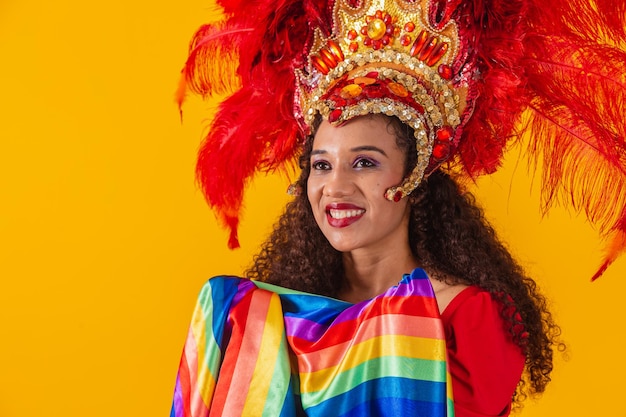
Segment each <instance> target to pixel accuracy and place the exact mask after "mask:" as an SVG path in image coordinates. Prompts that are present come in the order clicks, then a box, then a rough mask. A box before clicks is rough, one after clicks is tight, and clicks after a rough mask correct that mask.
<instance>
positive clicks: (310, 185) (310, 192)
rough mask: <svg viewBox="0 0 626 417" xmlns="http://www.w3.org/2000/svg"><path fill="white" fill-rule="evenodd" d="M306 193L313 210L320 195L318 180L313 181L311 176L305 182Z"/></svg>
mask: <svg viewBox="0 0 626 417" xmlns="http://www.w3.org/2000/svg"><path fill="white" fill-rule="evenodd" d="M306 195H307V198H308V199H309V204H310V205H311V207H312V208H313V211H315V207H316V206H317V203H318V202H319V199H320V196H321V187H320V184H319V181H315V180H314V179H311V177H309V179H308V180H307V183H306Z"/></svg>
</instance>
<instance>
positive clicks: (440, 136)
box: [177, 0, 626, 279]
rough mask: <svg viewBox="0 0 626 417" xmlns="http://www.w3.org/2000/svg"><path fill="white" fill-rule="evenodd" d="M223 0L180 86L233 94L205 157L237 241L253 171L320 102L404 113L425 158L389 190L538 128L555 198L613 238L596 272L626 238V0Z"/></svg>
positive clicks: (272, 162) (301, 131)
mask: <svg viewBox="0 0 626 417" xmlns="http://www.w3.org/2000/svg"><path fill="white" fill-rule="evenodd" d="M218 2H219V4H220V5H221V6H222V7H223V12H224V16H225V19H224V21H223V22H220V23H219V24H215V25H206V26H203V27H202V28H200V29H199V30H198V32H197V33H196V35H195V36H194V38H193V40H192V42H191V46H190V55H189V59H188V60H187V63H186V64H185V67H184V69H183V76H182V78H181V86H180V88H179V91H178V93H177V97H178V102H179V105H182V102H183V100H184V96H185V94H186V91H187V90H191V91H193V92H195V93H198V94H201V95H202V96H212V95H214V94H224V93H228V94H230V96H229V97H228V98H226V99H225V100H224V101H223V102H222V103H221V105H220V107H219V110H218V112H217V114H216V116H215V118H214V120H213V122H212V125H211V129H210V131H209V133H208V135H207V137H206V139H205V141H204V143H203V145H202V147H201V149H200V153H199V159H198V165H197V176H198V179H199V181H200V183H201V185H202V189H203V192H204V194H205V196H206V198H207V201H208V203H209V205H210V206H211V207H212V208H213V209H214V210H215V211H216V213H217V214H218V217H219V218H220V219H221V221H222V222H223V223H224V224H225V225H226V226H227V227H229V228H230V231H231V235H230V240H229V247H231V248H234V247H237V246H238V241H237V227H238V222H239V215H240V210H241V205H242V199H243V192H244V189H245V186H246V183H247V181H248V180H249V179H250V178H251V177H252V176H253V175H254V173H255V172H258V171H268V170H270V171H271V170H275V169H279V168H281V167H284V166H286V165H289V164H290V163H291V162H293V161H294V160H295V158H296V157H297V155H298V152H299V150H300V147H301V145H302V144H303V142H304V140H305V138H306V137H307V135H308V134H310V133H311V132H310V126H311V124H312V123H313V120H315V118H316V117H319V116H321V117H323V118H325V119H326V120H328V121H329V122H331V123H334V124H340V123H343V122H345V121H347V120H349V119H351V118H352V117H356V116H358V115H364V114H371V113H382V114H387V115H393V116H396V117H398V118H399V119H400V120H401V121H403V122H404V123H406V124H407V125H409V126H411V127H412V128H413V129H414V131H415V135H416V139H417V155H418V158H417V166H416V167H415V169H414V170H413V172H412V173H410V175H409V176H408V177H407V178H406V179H405V180H404V181H403V183H402V184H399V185H398V186H397V187H392V188H390V189H389V190H387V192H386V195H385V197H386V198H388V199H390V200H398V199H401V198H402V197H404V196H406V195H407V194H409V193H410V192H411V191H413V189H415V187H416V186H417V185H418V184H419V182H420V181H421V180H422V179H423V178H424V177H425V176H427V175H429V174H430V173H431V172H433V171H434V170H435V169H437V168H438V167H440V166H441V165H442V164H446V165H447V166H451V165H454V166H456V167H457V168H458V170H460V171H461V172H462V173H464V174H466V175H467V176H469V177H471V178H475V177H477V176H479V175H482V174H485V173H491V172H494V171H495V170H496V169H497V168H498V167H499V165H500V163H501V160H502V156H503V153H504V151H505V149H506V147H507V145H508V144H510V143H511V142H512V141H515V140H516V139H518V138H519V137H520V136H521V134H522V133H524V132H526V133H528V134H529V135H530V142H529V147H528V151H529V152H530V154H531V156H534V157H535V158H536V159H535V161H537V162H538V161H541V162H542V166H543V172H544V175H543V184H542V185H543V190H544V204H545V207H546V208H547V207H549V206H550V205H551V204H552V203H554V202H556V201H559V200H561V201H564V202H566V203H568V204H570V205H571V206H572V207H573V208H574V209H575V210H578V211H583V212H584V213H585V214H586V215H587V217H588V218H589V219H590V221H592V222H593V223H594V224H596V225H597V226H598V227H599V229H600V231H601V232H602V233H603V234H605V235H607V237H608V238H609V242H610V243H609V251H608V253H607V257H606V259H605V260H604V262H603V264H602V267H601V268H600V270H599V271H598V273H597V274H596V275H595V276H594V279H595V278H597V276H599V275H600V274H601V273H602V272H603V271H604V270H605V269H606V267H607V266H608V265H609V264H610V263H611V262H612V261H613V260H614V259H615V258H616V257H617V256H618V254H619V253H620V252H621V251H622V250H623V249H624V248H625V247H626V139H625V138H626V122H625V121H624V117H623V114H622V113H623V110H624V109H625V108H626V107H625V105H626V75H625V74H626V52H625V51H624V48H625V46H626V3H625V2H616V1H613V0H595V1H593V2H591V3H590V2H589V1H587V0H556V1H554V2H551V3H550V4H547V3H545V2H541V1H539V0H493V1H487V0H472V1H469V0H280V1H270V0H248V1H245V2H243V1H239V0H218ZM224 60H225V61H226V62H233V60H234V62H236V63H237V66H236V71H235V73H234V74H230V75H226V74H224V66H222V65H220V62H224ZM522 113H524V114H525V117H524V119H523V123H522Z"/></svg>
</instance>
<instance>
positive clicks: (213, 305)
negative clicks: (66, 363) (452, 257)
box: [170, 269, 454, 417]
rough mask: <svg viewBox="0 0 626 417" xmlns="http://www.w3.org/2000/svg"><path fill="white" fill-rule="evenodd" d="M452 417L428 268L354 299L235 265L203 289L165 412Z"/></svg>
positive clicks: (182, 415) (185, 416)
mask: <svg viewBox="0 0 626 417" xmlns="http://www.w3.org/2000/svg"><path fill="white" fill-rule="evenodd" d="M192 416H193V417H200V416H202V417H204V416H210V417H214V416H255V417H257V416H263V417H279V416H280V417H283V416H285V417H295V416H309V417H322V416H324V417H340V416H341V417H348V416H359V417H362V416H380V417H383V416H394V417H397V416H420V417H435V416H437V417H444V416H445V417H453V416H454V406H453V400H452V385H451V381H450V373H449V371H448V367H447V363H446V345H445V335H444V330H443V325H442V323H441V319H440V317H439V311H438V308H437V303H436V300H435V297H434V293H433V290H432V287H431V285H430V282H429V280H428V277H427V275H426V273H425V272H424V271H423V270H421V269H416V270H414V271H413V272H412V273H411V274H410V275H409V274H407V275H405V276H404V277H403V278H402V280H401V281H400V282H399V283H398V285H396V286H393V287H392V288H390V289H389V290H387V291H386V292H385V293H383V294H381V295H379V296H377V297H375V298H373V299H371V300H367V301H363V302H360V303H357V304H351V303H347V302H344V301H339V300H336V299H333V298H328V297H323V296H319V295H314V294H308V293H303V292H298V291H293V290H289V289H286V288H282V287H278V286H275V285H271V284H267V283H262V282H257V281H250V280H247V279H243V278H236V277H216V278H212V279H210V280H209V281H208V282H207V284H206V285H205V286H204V288H203V289H202V291H201V293H200V296H199V299H198V303H197V305H196V308H195V311H194V314H193V318H192V322H191V326H190V329H189V334H188V337H187V341H186V343H185V347H184V351H183V355H182V359H181V361H180V367H179V370H178V377H177V380H176V387H175V390H174V400H173V404H172V409H171V413H170V417H192Z"/></svg>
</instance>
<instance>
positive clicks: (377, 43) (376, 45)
mask: <svg viewBox="0 0 626 417" xmlns="http://www.w3.org/2000/svg"><path fill="white" fill-rule="evenodd" d="M382 47H383V43H382V41H380V40H377V41H372V48H374V50H376V51H378V50H379V49H380V48H382Z"/></svg>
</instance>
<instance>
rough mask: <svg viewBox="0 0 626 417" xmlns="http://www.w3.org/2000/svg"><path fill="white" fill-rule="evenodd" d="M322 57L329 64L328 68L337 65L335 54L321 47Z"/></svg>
mask: <svg viewBox="0 0 626 417" xmlns="http://www.w3.org/2000/svg"><path fill="white" fill-rule="evenodd" d="M320 58H322V61H324V63H325V64H326V65H328V68H335V67H336V66H337V61H336V60H335V57H333V55H332V54H331V53H330V52H329V51H328V50H327V49H325V48H322V49H320Z"/></svg>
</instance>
